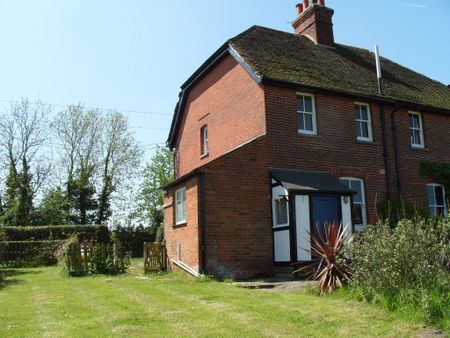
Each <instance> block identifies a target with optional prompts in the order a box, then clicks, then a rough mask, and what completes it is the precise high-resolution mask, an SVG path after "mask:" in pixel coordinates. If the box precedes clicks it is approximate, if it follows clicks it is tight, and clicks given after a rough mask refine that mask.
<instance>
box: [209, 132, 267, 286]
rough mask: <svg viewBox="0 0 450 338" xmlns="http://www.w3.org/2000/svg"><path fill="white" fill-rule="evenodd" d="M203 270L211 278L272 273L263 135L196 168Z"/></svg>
mask: <svg viewBox="0 0 450 338" xmlns="http://www.w3.org/2000/svg"><path fill="white" fill-rule="evenodd" d="M202 171H203V172H204V173H205V191H206V196H205V210H206V213H205V216H206V217H205V218H206V226H205V228H206V243H205V245H206V255H205V257H206V271H207V273H209V274H213V275H214V276H216V277H233V278H241V277H254V276H260V275H269V274H271V273H272V268H273V258H272V250H273V243H272V221H271V209H270V203H271V201H270V185H269V182H270V180H269V171H268V169H267V156H266V139H265V137H262V138H261V139H259V140H257V141H255V142H253V143H250V144H248V145H246V146H244V147H242V148H240V149H237V150H235V151H233V152H232V153H230V154H227V155H225V156H224V157H222V158H220V159H218V160H216V161H214V162H211V163H210V164H208V165H207V166H206V167H204V168H202Z"/></svg>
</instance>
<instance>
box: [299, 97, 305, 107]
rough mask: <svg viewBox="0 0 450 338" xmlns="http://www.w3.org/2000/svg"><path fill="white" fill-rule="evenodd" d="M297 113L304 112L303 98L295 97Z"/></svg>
mask: <svg viewBox="0 0 450 338" xmlns="http://www.w3.org/2000/svg"><path fill="white" fill-rule="evenodd" d="M297 111H305V104H304V103H303V96H297Z"/></svg>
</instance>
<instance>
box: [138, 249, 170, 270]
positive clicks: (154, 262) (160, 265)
mask: <svg viewBox="0 0 450 338" xmlns="http://www.w3.org/2000/svg"><path fill="white" fill-rule="evenodd" d="M165 270H167V254H166V246H165V244H164V243H144V273H154V272H159V271H165Z"/></svg>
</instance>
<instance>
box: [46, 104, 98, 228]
mask: <svg viewBox="0 0 450 338" xmlns="http://www.w3.org/2000/svg"><path fill="white" fill-rule="evenodd" d="M52 125H53V128H54V130H55V132H56V136H57V138H58V140H59V142H60V146H61V149H62V164H63V166H64V167H65V171H66V173H67V177H66V196H67V199H68V201H69V205H68V207H69V210H68V211H69V212H70V213H71V214H72V216H71V219H72V220H73V221H74V222H75V223H78V224H88V223H92V222H93V220H94V216H93V215H94V214H95V210H96V209H97V201H96V200H95V192H96V189H95V184H94V180H95V173H96V171H97V169H98V166H99V160H98V155H99V138H100V137H101V127H102V116H101V114H100V112H99V111H98V110H86V109H85V108H84V107H83V106H82V105H72V106H69V107H68V109H67V110H64V111H61V112H59V113H58V115H57V116H56V118H55V120H54V121H53V124H52Z"/></svg>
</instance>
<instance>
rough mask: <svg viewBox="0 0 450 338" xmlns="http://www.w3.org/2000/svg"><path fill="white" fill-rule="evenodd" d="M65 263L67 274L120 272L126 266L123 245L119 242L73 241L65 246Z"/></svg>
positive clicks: (81, 274)
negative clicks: (94, 242)
mask: <svg viewBox="0 0 450 338" xmlns="http://www.w3.org/2000/svg"><path fill="white" fill-rule="evenodd" d="M66 260H67V262H66V264H67V270H68V273H69V275H71V276H83V275H85V274H88V273H113V274H117V273H122V272H125V270H126V268H127V264H126V262H125V261H126V259H125V250H124V246H123V245H122V244H121V243H120V242H114V243H112V244H93V243H90V242H82V243H78V242H74V243H71V244H70V245H69V246H68V247H67V252H66Z"/></svg>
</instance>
